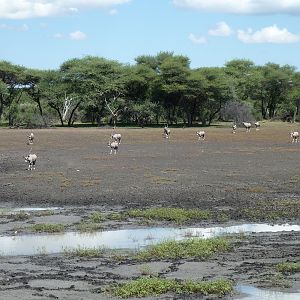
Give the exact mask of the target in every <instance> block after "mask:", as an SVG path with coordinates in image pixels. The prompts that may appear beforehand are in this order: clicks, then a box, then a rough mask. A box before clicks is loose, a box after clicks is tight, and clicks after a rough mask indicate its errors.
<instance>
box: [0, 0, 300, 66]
mask: <svg viewBox="0 0 300 300" xmlns="http://www.w3.org/2000/svg"><path fill="white" fill-rule="evenodd" d="M299 21H300V0H0V37H1V47H0V60H7V61H10V62H12V63H14V64H20V65H24V66H26V67H30V68H38V69H56V68H58V67H59V66H60V65H61V64H62V63H63V62H64V61H66V60H68V59H71V58H74V57H78V58H80V57H83V56H85V55H95V56H100V57H104V58H108V59H114V60H118V61H120V62H122V63H130V64H133V63H134V58H135V57H137V56H139V55H156V54H157V53H158V52H160V51H171V52H174V54H182V55H186V56H188V57H189V58H190V60H191V67H192V68H197V67H202V66H223V65H224V64H225V63H226V62H227V61H230V60H232V59H236V58H245V59H250V60H252V61H254V63H255V64H257V65H263V64H265V63H267V62H274V63H278V64H280V65H284V64H290V65H293V66H295V67H297V70H300V59H298V57H299V54H300V26H299V24H300V22H299Z"/></svg>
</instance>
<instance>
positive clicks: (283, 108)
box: [0, 52, 300, 127]
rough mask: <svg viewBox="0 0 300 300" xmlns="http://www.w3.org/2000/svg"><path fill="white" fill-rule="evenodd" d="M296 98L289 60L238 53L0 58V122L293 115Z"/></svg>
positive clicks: (149, 121) (141, 122) (297, 78)
mask: <svg viewBox="0 0 300 300" xmlns="http://www.w3.org/2000/svg"><path fill="white" fill-rule="evenodd" d="M299 106H300V73H299V72H297V71H296V70H295V68H294V67H293V66H289V65H285V66H280V65H278V64H274V63H268V64H266V65H264V66H256V65H255V64H254V63H253V62H252V61H250V60H245V59H241V60H232V61H229V62H227V63H226V64H225V66H224V67H202V68H197V69H192V68H191V67H190V60H189V58H188V57H186V56H182V55H174V54H173V53H169V52H161V53H159V54H157V55H156V56H145V55H142V56H139V57H137V58H136V63H135V64H134V65H125V64H121V63H119V62H117V61H111V60H107V59H104V58H100V57H92V56H86V57H83V58H80V59H79V58H76V59H71V60H68V61H66V62H64V63H63V64H62V65H61V66H60V68H59V69H57V70H33V69H28V68H25V67H22V66H18V65H13V64H11V63H10V62H7V61H0V123H2V124H7V125H9V126H25V127H26V126H50V125H54V124H61V125H62V126H64V125H68V126H72V125H74V123H87V124H90V125H91V124H94V125H105V124H111V125H114V124H116V123H119V124H121V123H122V124H133V125H138V126H146V125H154V124H160V123H161V122H167V123H168V124H179V123H180V124H185V125H187V126H191V125H194V124H201V125H210V124H211V122H212V121H214V120H223V121H235V122H237V123H239V122H242V121H253V120H254V119H255V120H261V119H282V120H290V121H295V120H299Z"/></svg>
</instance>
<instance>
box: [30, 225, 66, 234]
mask: <svg viewBox="0 0 300 300" xmlns="http://www.w3.org/2000/svg"><path fill="white" fill-rule="evenodd" d="M31 230H32V231H35V232H48V233H56V232H63V231H64V230H65V227H64V225H63V224H34V225H32V226H31Z"/></svg>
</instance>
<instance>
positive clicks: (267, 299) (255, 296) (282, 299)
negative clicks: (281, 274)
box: [236, 285, 300, 300]
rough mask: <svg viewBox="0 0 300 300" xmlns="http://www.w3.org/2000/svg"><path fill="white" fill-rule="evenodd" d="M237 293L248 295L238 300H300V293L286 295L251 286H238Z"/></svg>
mask: <svg viewBox="0 0 300 300" xmlns="http://www.w3.org/2000/svg"><path fill="white" fill-rule="evenodd" d="M237 291H238V292H239V293H243V294H246V295H245V296H244V297H239V298H236V299H237V300H299V299H300V294H299V293H284V292H277V291H271V290H265V289H259V288H256V287H253V286H250V285H238V286H237Z"/></svg>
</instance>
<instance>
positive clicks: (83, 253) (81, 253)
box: [63, 247, 104, 258]
mask: <svg viewBox="0 0 300 300" xmlns="http://www.w3.org/2000/svg"><path fill="white" fill-rule="evenodd" d="M63 253H64V254H65V255H68V256H77V257H89V258H91V257H99V256H101V255H103V253H104V249H103V248H85V247H77V248H64V249H63Z"/></svg>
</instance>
